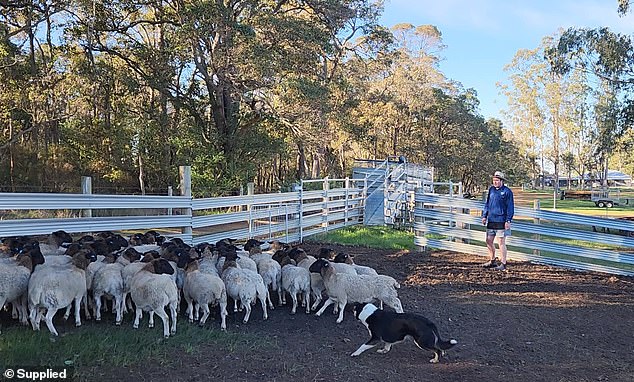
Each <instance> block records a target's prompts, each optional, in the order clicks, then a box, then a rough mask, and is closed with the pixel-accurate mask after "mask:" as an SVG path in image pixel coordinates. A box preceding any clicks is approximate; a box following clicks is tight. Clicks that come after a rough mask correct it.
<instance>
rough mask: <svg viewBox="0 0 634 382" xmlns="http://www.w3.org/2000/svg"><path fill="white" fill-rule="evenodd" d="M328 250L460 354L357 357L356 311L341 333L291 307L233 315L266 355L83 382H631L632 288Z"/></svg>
mask: <svg viewBox="0 0 634 382" xmlns="http://www.w3.org/2000/svg"><path fill="white" fill-rule="evenodd" d="M320 247H321V245H318V244H311V245H305V246H304V248H306V249H307V250H308V251H309V253H315V252H316V251H317V250H318V249H319V248H320ZM331 247H332V248H334V249H335V250H336V251H344V252H348V253H350V254H353V255H354V256H355V258H356V262H357V263H358V264H362V265H369V266H372V267H374V268H375V269H376V270H377V271H379V273H383V274H387V275H391V276H393V277H395V278H396V279H397V280H398V281H399V282H400V283H401V289H400V290H399V296H400V298H401V300H402V302H403V307H404V309H405V310H406V311H412V312H418V313H421V314H423V315H425V316H427V317H428V318H430V319H431V320H433V321H434V322H435V323H436V324H437V326H438V328H439V330H440V333H441V335H442V336H443V337H445V338H455V339H456V340H457V341H458V345H456V347H454V348H453V349H451V350H449V351H448V353H447V356H446V357H445V358H443V359H441V362H440V363H439V364H430V363H429V359H430V358H431V356H432V354H431V352H426V351H421V350H420V349H418V348H416V347H415V345H414V344H413V343H411V342H406V343H402V344H398V345H396V346H394V347H393V348H392V350H391V351H390V352H389V353H387V354H379V353H376V352H375V351H374V350H369V351H366V352H365V353H363V354H362V355H361V356H359V357H356V358H352V357H350V353H352V352H353V351H354V350H356V349H357V348H358V347H359V345H360V344H361V343H363V342H364V341H366V340H367V337H368V333H367V331H366V329H365V328H364V327H363V325H362V324H361V323H360V322H358V321H357V320H355V319H354V318H353V316H352V314H351V312H350V308H348V310H347V311H346V316H345V319H344V322H343V323H341V324H336V323H335V319H336V316H333V315H332V314H331V313H330V312H331V310H330V309H328V310H327V311H326V313H325V314H324V315H323V316H321V317H316V316H315V315H314V314H311V315H306V314H305V313H303V312H298V313H297V314H296V315H294V316H293V315H290V314H289V312H290V308H289V307H286V306H285V307H281V308H277V309H275V310H274V311H270V312H269V319H268V320H267V321H263V320H262V316H261V311H260V309H259V308H257V309H256V310H254V314H253V315H252V318H251V321H249V323H248V324H246V325H243V324H242V322H241V321H240V319H241V318H242V314H241V313H240V314H239V317H236V316H235V315H234V314H233V312H230V316H229V318H228V321H227V324H228V330H229V331H236V332H242V333H249V334H255V335H260V336H263V337H264V338H266V339H268V340H269V341H270V343H271V344H273V345H271V347H270V348H267V349H264V350H263V349H261V348H257V347H253V346H249V345H248V344H245V346H238V347H236V348H235V349H231V350H227V349H226V348H221V347H219V346H217V345H216V346H211V345H210V346H206V347H203V348H202V349H200V351H199V352H196V353H195V354H188V353H186V352H185V351H183V352H181V353H179V354H173V357H174V359H177V360H178V361H177V366H169V367H165V366H160V365H158V363H157V364H144V365H139V366H134V367H129V368H115V369H108V370H104V369H101V370H82V374H84V375H86V374H88V375H91V374H92V375H91V376H90V377H89V379H90V380H95V381H96V380H99V381H119V380H138V381H158V380H166V381H205V380H219V381H337V382H339V381H358V380H362V381H415V380H416V381H419V380H427V381H441V382H442V381H452V382H454V381H513V382H524V381H526V382H529V381H530V382H535V381H548V382H553V381H556V382H564V381H566V382H567V381H570V382H573V381H574V382H583V381H622V382H631V381H634V337H633V335H632V334H633V333H634V279H632V278H625V277H614V276H609V275H603V274H591V273H578V272H573V271H567V270H563V269H559V268H551V267H544V266H538V265H532V264H528V263H515V262H512V263H511V262H510V263H509V264H510V267H509V270H508V271H506V272H499V271H493V270H486V269H481V268H479V267H478V264H479V263H481V262H482V261H483V258H481V257H477V256H472V255H464V254H458V253H451V252H434V253H431V254H423V253H408V252H397V251H384V250H382V251H377V250H368V249H365V248H359V247H343V246H331ZM218 322H219V319H218V317H215V321H214V324H213V325H214V328H217V324H218Z"/></svg>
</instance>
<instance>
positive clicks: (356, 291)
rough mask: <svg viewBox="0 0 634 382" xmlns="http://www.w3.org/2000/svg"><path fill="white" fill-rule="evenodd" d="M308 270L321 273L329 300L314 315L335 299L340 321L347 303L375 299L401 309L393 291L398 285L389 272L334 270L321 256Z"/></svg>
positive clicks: (398, 309)
mask: <svg viewBox="0 0 634 382" xmlns="http://www.w3.org/2000/svg"><path fill="white" fill-rule="evenodd" d="M310 271H311V272H319V273H320V274H321V277H322V278H323V280H324V285H325V286H326V292H327V293H328V300H326V302H325V303H324V305H323V306H322V307H321V309H319V311H318V312H317V313H316V315H317V316H320V315H321V314H322V313H323V312H324V310H325V309H326V307H327V306H328V305H330V304H332V303H335V302H336V303H337V305H338V306H339V318H337V323H341V322H342V321H343V311H344V309H345V307H346V304H347V303H354V302H360V303H364V302H366V303H367V302H372V301H373V300H375V299H376V300H381V301H383V302H384V303H385V304H387V305H388V306H390V307H392V308H393V309H394V310H395V311H396V312H398V313H402V312H403V306H402V305H401V300H399V298H398V294H397V292H396V288H400V285H399V284H398V282H396V280H394V278H392V277H390V276H385V275H378V276H368V275H350V274H343V273H337V272H336V271H335V269H334V267H333V266H332V264H331V263H330V262H329V261H328V260H324V259H319V260H317V261H316V262H315V263H313V265H311V267H310Z"/></svg>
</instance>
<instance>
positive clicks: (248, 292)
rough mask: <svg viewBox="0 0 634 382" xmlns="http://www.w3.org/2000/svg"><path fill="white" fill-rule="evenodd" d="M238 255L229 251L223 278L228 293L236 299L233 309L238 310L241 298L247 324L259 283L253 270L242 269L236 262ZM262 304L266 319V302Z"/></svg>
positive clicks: (244, 320)
mask: <svg viewBox="0 0 634 382" xmlns="http://www.w3.org/2000/svg"><path fill="white" fill-rule="evenodd" d="M237 257H238V256H237V255H236V254H235V253H231V252H229V253H227V254H226V260H225V262H224V267H223V270H222V276H221V278H222V281H224V283H225V287H226V288H227V295H228V296H229V297H231V298H232V299H233V300H234V308H233V311H234V312H237V311H238V309H237V301H238V300H240V303H241V304H242V306H243V307H244V308H245V310H246V313H245V315H244V319H243V320H242V322H244V323H245V324H246V323H247V322H249V317H250V316H251V304H252V303H254V302H255V299H256V298H257V295H258V292H257V285H256V283H255V282H254V281H253V276H252V275H253V274H252V272H248V271H247V270H244V269H241V268H240V267H239V266H238V264H237V262H236V260H237ZM258 276H259V275H258ZM262 305H263V310H264V319H265V320H266V319H267V318H268V315H267V312H266V302H264V303H263V304H262Z"/></svg>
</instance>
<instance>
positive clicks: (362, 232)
mask: <svg viewBox="0 0 634 382" xmlns="http://www.w3.org/2000/svg"><path fill="white" fill-rule="evenodd" d="M307 241H313V242H319V243H333V244H335V243H336V244H343V245H356V246H361V247H367V248H379V249H403V250H410V251H411V250H414V249H415V246H414V233H413V232H409V231H399V230H395V229H392V228H389V227H381V226H363V225H358V226H351V227H346V228H342V229H339V230H336V231H332V232H329V233H327V234H320V235H315V236H313V237H311V238H309V239H307Z"/></svg>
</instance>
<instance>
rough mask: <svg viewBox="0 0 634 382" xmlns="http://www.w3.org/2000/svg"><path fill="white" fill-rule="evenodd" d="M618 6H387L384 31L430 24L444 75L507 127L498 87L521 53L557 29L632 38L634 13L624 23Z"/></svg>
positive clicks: (400, 2)
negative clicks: (599, 30)
mask: <svg viewBox="0 0 634 382" xmlns="http://www.w3.org/2000/svg"><path fill="white" fill-rule="evenodd" d="M617 7H618V5H617V0H548V1H546V0H385V10H384V13H383V16H382V17H381V19H380V22H381V24H382V25H385V26H387V27H392V26H393V25H395V24H398V23H410V24H413V25H414V26H419V25H425V24H432V25H435V26H436V27H438V29H439V30H440V32H441V33H442V38H443V43H444V44H445V45H446V46H447V47H446V48H445V50H444V51H443V52H442V53H441V54H440V55H441V57H443V58H444V60H443V61H441V63H440V70H441V71H442V72H443V73H444V74H445V76H446V77H448V78H450V79H452V80H455V81H458V82H460V83H462V85H463V86H464V88H465V89H467V88H474V89H475V90H476V91H477V92H478V99H479V100H480V112H481V113H482V115H483V116H484V117H485V118H486V119H489V118H498V119H501V120H502V121H504V117H503V114H502V113H501V111H500V110H502V109H506V97H505V96H504V95H501V94H499V89H498V88H497V86H496V83H498V82H504V81H505V80H506V79H507V77H508V75H507V73H506V72H505V71H504V66H505V65H507V64H509V63H510V62H511V60H512V59H513V56H515V53H516V52H517V51H518V50H520V49H534V48H537V47H538V46H539V45H540V43H541V40H542V38H543V37H546V36H552V35H553V34H555V33H556V32H557V31H558V29H559V28H563V29H567V28H569V27H586V28H595V27H603V26H607V27H609V28H610V29H611V30H612V31H614V32H619V33H623V34H628V35H631V34H634V12H631V13H629V14H628V15H626V16H624V17H621V16H619V14H618V12H617Z"/></svg>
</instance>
